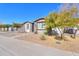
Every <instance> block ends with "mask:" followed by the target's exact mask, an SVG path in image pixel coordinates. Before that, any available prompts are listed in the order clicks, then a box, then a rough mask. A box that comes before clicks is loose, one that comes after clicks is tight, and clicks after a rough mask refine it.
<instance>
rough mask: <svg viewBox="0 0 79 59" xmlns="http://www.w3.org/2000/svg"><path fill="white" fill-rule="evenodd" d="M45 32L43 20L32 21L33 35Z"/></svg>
mask: <svg viewBox="0 0 79 59" xmlns="http://www.w3.org/2000/svg"><path fill="white" fill-rule="evenodd" d="M45 31H46V30H45V19H44V18H39V19H37V20H35V21H34V32H35V33H44V32H45Z"/></svg>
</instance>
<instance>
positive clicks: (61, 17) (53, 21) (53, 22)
mask: <svg viewBox="0 0 79 59" xmlns="http://www.w3.org/2000/svg"><path fill="white" fill-rule="evenodd" d="M76 14H77V8H75V7H72V8H71V9H69V10H65V11H62V12H60V13H50V14H49V15H48V16H47V17H46V18H45V23H46V29H47V32H48V34H52V28H57V29H58V30H59V32H60V34H61V35H60V36H61V39H63V30H62V31H61V30H60V29H63V28H64V27H74V26H76V23H75V22H74V21H75V20H74V16H75V15H76Z"/></svg>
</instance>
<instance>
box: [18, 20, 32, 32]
mask: <svg viewBox="0 0 79 59" xmlns="http://www.w3.org/2000/svg"><path fill="white" fill-rule="evenodd" d="M18 31H19V32H32V23H31V22H28V21H27V22H24V23H23V24H22V26H21V28H19V29H18Z"/></svg>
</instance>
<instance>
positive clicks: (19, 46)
mask: <svg viewBox="0 0 79 59" xmlns="http://www.w3.org/2000/svg"><path fill="white" fill-rule="evenodd" d="M7 35H8V34H7ZM69 55H79V54H77V53H72V52H67V51H62V50H59V49H56V48H50V47H45V46H42V45H39V44H36V43H32V42H25V41H23V40H18V39H14V38H11V37H9V36H8V37H6V36H4V35H1V33H0V56H69Z"/></svg>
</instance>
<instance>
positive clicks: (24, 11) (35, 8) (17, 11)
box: [0, 3, 60, 24]
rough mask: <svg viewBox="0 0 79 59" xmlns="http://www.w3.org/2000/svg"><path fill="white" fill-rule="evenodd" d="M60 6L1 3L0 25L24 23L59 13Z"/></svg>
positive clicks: (52, 4)
mask: <svg viewBox="0 0 79 59" xmlns="http://www.w3.org/2000/svg"><path fill="white" fill-rule="evenodd" d="M59 7H60V4H57V3H56V4H55V3H49V4H48V3H16V4H15V3H4V4H3V3H2V4H1V3H0V23H7V24H11V23H13V22H17V23H23V22H25V21H30V22H33V21H34V20H36V19H38V18H41V17H45V16H47V15H48V13H50V12H57V11H58V8H59Z"/></svg>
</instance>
